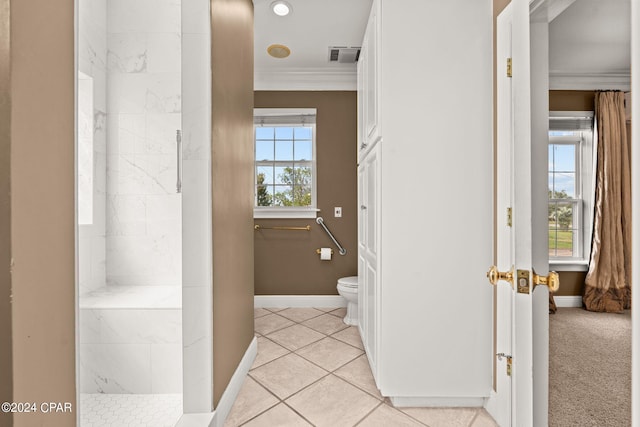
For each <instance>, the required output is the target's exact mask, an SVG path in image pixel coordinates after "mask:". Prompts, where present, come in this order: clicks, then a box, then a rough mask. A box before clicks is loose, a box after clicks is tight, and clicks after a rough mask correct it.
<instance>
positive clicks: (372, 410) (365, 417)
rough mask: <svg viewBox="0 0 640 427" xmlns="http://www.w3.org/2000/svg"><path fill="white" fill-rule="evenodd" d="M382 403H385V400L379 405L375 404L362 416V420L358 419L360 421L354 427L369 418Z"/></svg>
mask: <svg viewBox="0 0 640 427" xmlns="http://www.w3.org/2000/svg"><path fill="white" fill-rule="evenodd" d="M381 405H384V402H380V403H379V404H378V405H376V406H374V407H373V409H371V410H370V411H369V412H367V413H366V414H365V415H364V417H362V418H360V420H358V422H356V423H355V424H354V425H353V427H356V426H358V425H359V424H361V423H362V422H363V421H364V420H366V419H367V418H369V415H371V414H373V412H374V411H375V410H376V409H378V408H379V407H380V406H381Z"/></svg>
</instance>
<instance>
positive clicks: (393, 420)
mask: <svg viewBox="0 0 640 427" xmlns="http://www.w3.org/2000/svg"><path fill="white" fill-rule="evenodd" d="M389 426H393V427H421V426H423V424H420V423H419V422H417V421H416V420H414V419H412V418H410V417H409V416H407V415H406V414H403V413H402V412H400V411H398V410H397V409H395V408H392V407H391V406H389V405H385V404H382V405H380V406H378V407H377V408H376V409H374V410H373V412H372V413H371V414H369V415H368V416H367V418H365V419H364V421H362V422H361V423H360V424H358V427H389Z"/></svg>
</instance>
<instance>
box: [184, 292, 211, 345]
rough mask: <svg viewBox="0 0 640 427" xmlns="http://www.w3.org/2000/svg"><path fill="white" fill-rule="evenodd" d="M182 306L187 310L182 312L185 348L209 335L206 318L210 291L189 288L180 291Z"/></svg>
mask: <svg viewBox="0 0 640 427" xmlns="http://www.w3.org/2000/svg"><path fill="white" fill-rule="evenodd" d="M182 296H183V298H184V306H185V307H188V308H189V309H188V310H185V311H183V314H182V315H183V321H184V328H183V329H184V335H183V337H182V341H183V343H184V346H185V348H188V347H189V346H191V345H194V344H195V343H197V342H199V341H201V340H203V339H206V338H207V337H209V336H210V335H211V327H210V326H209V322H208V321H207V318H208V317H210V315H209V314H208V308H209V307H210V302H209V301H210V299H211V290H210V289H208V288H207V287H204V286H202V287H190V288H183V289H182Z"/></svg>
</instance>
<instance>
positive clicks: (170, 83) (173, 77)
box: [144, 73, 182, 113]
mask: <svg viewBox="0 0 640 427" xmlns="http://www.w3.org/2000/svg"><path fill="white" fill-rule="evenodd" d="M145 77H147V79H146V81H145V86H146V92H145V103H144V108H145V111H146V112H147V113H179V112H181V110H182V101H181V92H182V90H181V82H180V73H148V74H146V75H145Z"/></svg>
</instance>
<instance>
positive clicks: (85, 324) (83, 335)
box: [78, 309, 101, 344]
mask: <svg viewBox="0 0 640 427" xmlns="http://www.w3.org/2000/svg"><path fill="white" fill-rule="evenodd" d="M99 312H100V311H99V310H93V309H81V310H79V318H78V326H79V333H80V344H96V343H100V342H101V337H100V316H99V314H98V313H99Z"/></svg>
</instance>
